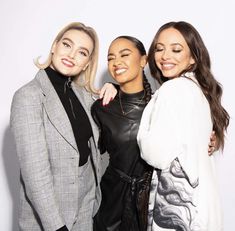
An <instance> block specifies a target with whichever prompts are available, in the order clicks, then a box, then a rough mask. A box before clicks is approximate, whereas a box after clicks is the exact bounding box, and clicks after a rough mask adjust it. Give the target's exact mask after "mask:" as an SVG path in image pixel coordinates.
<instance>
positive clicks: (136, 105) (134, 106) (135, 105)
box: [119, 91, 145, 116]
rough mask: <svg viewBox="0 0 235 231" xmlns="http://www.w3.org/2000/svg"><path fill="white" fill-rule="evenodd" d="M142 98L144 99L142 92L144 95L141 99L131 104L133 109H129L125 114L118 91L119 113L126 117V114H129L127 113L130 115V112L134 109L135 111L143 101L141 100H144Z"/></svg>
mask: <svg viewBox="0 0 235 231" xmlns="http://www.w3.org/2000/svg"><path fill="white" fill-rule="evenodd" d="M144 97H145V91H144V94H143V96H142V97H141V99H139V100H138V101H137V102H138V103H137V104H133V108H131V109H130V110H129V111H127V112H125V111H124V110H123V106H122V99H121V91H119V104H120V108H121V111H122V114H123V115H124V116H126V115H127V114H129V113H131V112H132V111H134V110H135V109H137V107H138V106H139V105H140V104H141V102H142V101H143V99H144Z"/></svg>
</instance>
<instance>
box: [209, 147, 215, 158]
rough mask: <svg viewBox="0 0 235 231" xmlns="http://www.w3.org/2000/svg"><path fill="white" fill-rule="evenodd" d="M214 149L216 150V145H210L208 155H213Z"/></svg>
mask: <svg viewBox="0 0 235 231" xmlns="http://www.w3.org/2000/svg"><path fill="white" fill-rule="evenodd" d="M214 151H215V147H213V146H210V147H209V148H208V155H209V156H211V155H212V154H213V153H214Z"/></svg>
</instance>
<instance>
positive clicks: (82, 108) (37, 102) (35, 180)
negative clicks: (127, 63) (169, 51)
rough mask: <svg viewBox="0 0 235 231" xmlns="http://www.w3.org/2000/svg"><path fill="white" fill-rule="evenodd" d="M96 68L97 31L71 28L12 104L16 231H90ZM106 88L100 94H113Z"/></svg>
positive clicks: (96, 163) (94, 199)
mask: <svg viewBox="0 0 235 231" xmlns="http://www.w3.org/2000/svg"><path fill="white" fill-rule="evenodd" d="M97 60H98V38H97V35H96V32H95V30H94V29H93V28H91V27H88V26H86V25H84V24H82V23H79V22H74V23H71V24H69V25H68V26H66V27H65V28H63V29H62V30H61V31H60V32H59V34H58V35H57V36H56V38H55V40H54V42H53V44H52V47H51V51H50V54H49V57H48V59H47V60H46V62H45V63H43V64H40V63H39V60H38V59H37V60H36V61H35V63H36V65H37V67H39V69H40V70H39V71H38V73H37V74H36V76H35V78H34V79H33V80H32V81H30V82H29V83H27V84H26V85H24V86H23V87H21V88H20V89H19V90H17V91H16V93H15V95H14V97H13V101H12V108H11V120H10V122H11V128H12V131H13V134H14V137H15V142H16V149H17V155H18V157H19V163H20V177H21V190H20V213H19V226H20V230H23V231H36V230H37V231H42V230H45V231H56V230H72V231H78V230H82V231H86V230H87V231H90V230H92V217H93V216H94V214H95V213H96V211H97V209H98V207H99V204H100V187H99V182H100V155H99V153H98V151H97V140H98V131H97V128H96V125H95V124H94V122H93V120H92V118H91V115H90V106H91V104H92V103H93V100H92V93H97V91H96V90H95V89H94V87H93V80H94V78H95V74H96V69H97V62H98V61H97ZM110 86H111V87H110ZM110 86H109V85H106V86H105V88H104V89H103V90H102V93H103V92H105V91H106V90H107V91H109V92H111V93H112V94H115V93H116V90H113V89H112V88H113V87H112V85H111V84H110ZM112 94H111V95H112Z"/></svg>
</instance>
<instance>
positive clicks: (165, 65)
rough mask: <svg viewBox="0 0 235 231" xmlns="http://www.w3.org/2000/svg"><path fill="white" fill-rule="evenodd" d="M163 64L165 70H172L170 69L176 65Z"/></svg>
mask: <svg viewBox="0 0 235 231" xmlns="http://www.w3.org/2000/svg"><path fill="white" fill-rule="evenodd" d="M161 65H162V69H164V70H170V69H172V68H173V67H174V66H175V65H174V64H172V63H163V64H161Z"/></svg>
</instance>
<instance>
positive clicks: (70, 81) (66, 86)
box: [64, 77, 76, 119]
mask: <svg viewBox="0 0 235 231" xmlns="http://www.w3.org/2000/svg"><path fill="white" fill-rule="evenodd" d="M71 84H72V80H71V77H69V78H68V80H67V81H66V82H65V83H64V94H67V88H69V89H70V90H71V91H72V87H71ZM67 95H68V98H69V104H70V108H71V111H72V114H73V118H74V119H76V115H75V113H74V109H73V103H72V100H71V98H70V97H69V93H68V94H67Z"/></svg>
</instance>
